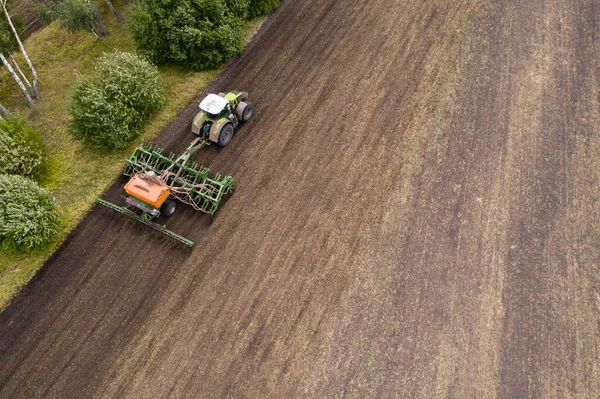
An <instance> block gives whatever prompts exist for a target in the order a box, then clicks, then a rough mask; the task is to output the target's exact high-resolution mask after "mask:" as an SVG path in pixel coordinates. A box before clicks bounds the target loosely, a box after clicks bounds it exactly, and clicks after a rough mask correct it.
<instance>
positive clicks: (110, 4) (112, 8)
mask: <svg viewBox="0 0 600 399" xmlns="http://www.w3.org/2000/svg"><path fill="white" fill-rule="evenodd" d="M106 4H108V8H110V10H111V11H112V13H113V14H115V16H116V17H117V19H118V20H119V21H121V22H124V21H125V20H124V19H123V16H122V15H121V14H120V13H119V11H117V9H116V8H115V6H114V5H113V3H112V1H111V0H106Z"/></svg>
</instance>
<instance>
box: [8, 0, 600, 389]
mask: <svg viewBox="0 0 600 399" xmlns="http://www.w3.org/2000/svg"><path fill="white" fill-rule="evenodd" d="M599 29H600V1H598V0H528V1H524V2H514V1H508V0H495V1H492V0H489V1H484V0H478V1H473V0H430V1H420V0H380V1H370V0H343V1H342V0H320V1H317V0H294V1H292V0H289V1H284V3H283V5H282V6H281V7H280V8H279V9H278V10H277V11H276V13H275V14H274V15H273V16H272V17H271V18H270V19H269V20H268V21H267V22H266V24H265V25H264V26H263V28H262V29H261V31H260V32H259V34H258V35H257V36H256V37H255V39H254V40H253V41H252V43H251V44H250V45H249V46H248V47H247V49H246V51H245V52H244V54H242V56H240V57H239V58H238V59H237V60H235V61H234V62H233V63H232V64H231V65H229V66H228V67H227V68H226V70H225V72H224V73H223V74H222V75H220V76H219V78H218V79H217V80H216V81H215V82H214V83H213V85H212V86H211V87H210V88H209V90H210V91H216V92H218V91H223V90H228V89H243V90H246V91H248V92H249V93H250V94H251V97H252V99H253V100H254V102H255V104H256V109H257V115H256V117H255V118H254V119H253V120H252V121H251V122H249V123H248V124H247V125H246V126H244V127H243V128H242V129H241V130H240V131H239V132H238V133H237V134H236V137H234V139H233V141H232V143H231V144H230V145H229V146H228V147H226V148H225V149H216V148H209V149H208V150H205V151H203V152H202V153H200V154H198V156H197V161H198V162H199V163H202V164H204V165H207V166H210V167H211V169H212V170H214V171H220V172H222V173H227V174H232V175H233V176H235V177H236V179H237V191H236V192H235V194H234V195H233V196H231V197H230V199H229V200H228V201H227V202H226V203H225V204H223V206H222V207H221V208H220V209H219V211H218V213H217V214H216V216H215V218H214V219H213V220H212V222H211V220H210V217H207V216H205V215H202V214H199V213H195V212H193V211H192V210H191V209H186V208H184V207H180V209H179V210H178V212H177V213H176V214H175V216H174V217H173V218H172V219H171V220H169V221H168V226H169V227H170V228H171V229H173V230H175V231H177V232H178V233H180V234H182V235H184V236H187V237H189V238H191V239H193V240H194V241H196V247H195V248H194V249H193V250H185V249H184V248H182V247H181V246H179V245H178V244H175V243H173V242H171V241H170V240H168V239H165V238H163V237H161V236H160V235H158V234H156V233H155V232H154V231H152V230H149V229H147V228H145V227H144V226H140V225H137V224H135V223H134V222H132V221H130V220H127V219H126V218H125V217H122V216H119V215H117V214H114V213H111V212H110V211H109V210H106V209H103V208H99V207H95V208H93V209H92V211H91V212H90V213H89V214H88V215H87V216H86V217H85V219H84V220H83V221H82V222H81V223H80V225H79V226H78V227H77V229H76V230H75V231H74V232H73V234H72V235H71V236H70V238H69V239H68V241H67V242H66V243H65V245H64V246H63V247H62V248H61V249H60V250H59V251H58V252H57V253H56V254H55V256H53V257H52V259H50V260H49V261H48V262H47V263H46V265H45V266H44V268H43V270H42V271H41V272H40V273H39V274H38V275H37V276H36V278H35V279H34V280H33V281H32V282H31V283H30V284H29V285H28V286H27V287H26V288H25V289H24V290H23V291H22V292H21V294H20V295H19V296H18V297H17V298H15V299H14V300H13V301H12V303H11V304H10V305H9V306H8V308H7V309H6V310H5V311H4V312H3V313H2V314H1V315H0V397H2V398H10V397H22V398H32V397H40V398H50V397H56V398H66V397H72V398H82V397H107V398H112V397H160V398H162V397H211V398H212V397H236V398H237V397H249V398H262V397H276V398H290V397H309V398H323V397H344V396H347V397H390V398H391V397H394V398H395V397H403V398H435V397H448V398H491V397H498V398H526V397H534V398H535V397H544V398H550V397H556V398H568V397H572V398H596V397H598V396H599V395H600V361H599V359H600V269H599V266H598V265H599V263H600V259H599V251H600V250H599V248H600V245H599V239H598V237H599V234H600V231H599V230H600V229H599V226H600V224H599V211H600V202H599V200H600V191H599V190H598V182H599V179H600V135H599V134H598V132H599V131H600V108H599V96H598V93H599V90H600V87H599V84H600V82H599V79H600V75H599V71H600V69H599V59H600V51H599V50H600V48H599V47H600V45H599V41H598V40H599V39H600V37H599V34H600V31H599ZM196 107H197V104H191V105H190V107H189V108H188V109H187V110H185V111H183V112H182V114H181V115H180V116H179V117H178V118H177V120H175V121H174V122H173V123H172V124H171V125H170V126H169V128H168V129H167V130H166V131H165V132H164V134H162V135H161V137H160V138H159V140H158V144H160V145H162V146H165V147H166V148H167V149H168V150H171V151H174V152H178V151H182V150H183V149H184V148H185V147H186V146H187V144H188V143H189V142H190V141H191V140H192V139H193V137H192V135H191V134H190V133H189V127H190V122H191V119H192V117H193V115H194V113H195V110H196ZM121 184H122V181H118V182H116V183H115V185H114V186H113V187H112V189H110V190H109V192H107V193H106V194H105V197H106V198H108V199H110V200H113V201H119V200H120V199H119V198H120V195H121Z"/></svg>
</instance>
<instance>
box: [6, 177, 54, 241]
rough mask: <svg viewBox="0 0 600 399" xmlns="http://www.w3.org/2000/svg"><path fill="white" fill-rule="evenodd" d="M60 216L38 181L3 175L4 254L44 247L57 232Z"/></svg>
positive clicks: (50, 195) (51, 199)
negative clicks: (5, 252)
mask: <svg viewBox="0 0 600 399" xmlns="http://www.w3.org/2000/svg"><path fill="white" fill-rule="evenodd" d="M59 225H60V215H59V213H58V211H57V210H56V205H55V204H54V198H53V197H52V194H50V193H49V192H48V191H46V190H45V189H43V188H41V187H40V186H39V185H38V184H37V183H36V182H34V181H33V180H30V179H28V178H26V177H22V176H17V175H0V247H1V248H2V249H3V250H5V251H28V250H34V249H38V248H42V247H44V246H46V245H48V243H50V242H51V241H52V239H53V238H54V236H55V235H56V233H57V232H58V229H59Z"/></svg>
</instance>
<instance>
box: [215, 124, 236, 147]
mask: <svg viewBox="0 0 600 399" xmlns="http://www.w3.org/2000/svg"><path fill="white" fill-rule="evenodd" d="M232 137H233V123H231V122H227V123H225V124H224V125H223V126H221V130H219V140H218V141H217V145H218V146H219V147H225V146H226V145H227V144H229V142H230V141H231V138H232Z"/></svg>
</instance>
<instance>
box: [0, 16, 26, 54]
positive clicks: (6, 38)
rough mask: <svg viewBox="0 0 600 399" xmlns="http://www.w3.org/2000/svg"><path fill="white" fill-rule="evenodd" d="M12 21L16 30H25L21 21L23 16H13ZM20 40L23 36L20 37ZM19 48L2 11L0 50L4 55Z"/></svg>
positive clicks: (0, 18)
mask: <svg viewBox="0 0 600 399" xmlns="http://www.w3.org/2000/svg"><path fill="white" fill-rule="evenodd" d="M11 19H12V23H13V25H14V26H15V29H16V30H17V32H24V31H25V22H23V18H20V17H18V16H13V17H12V18H11ZM21 40H23V38H22V37H21ZM18 49H19V44H18V43H17V40H16V39H15V35H14V33H13V31H12V29H11V28H10V25H9V24H8V21H7V20H6V15H4V13H3V12H2V13H1V14H0V52H1V53H4V55H5V56H8V55H9V54H11V53H13V52H15V51H17V50H18Z"/></svg>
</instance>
